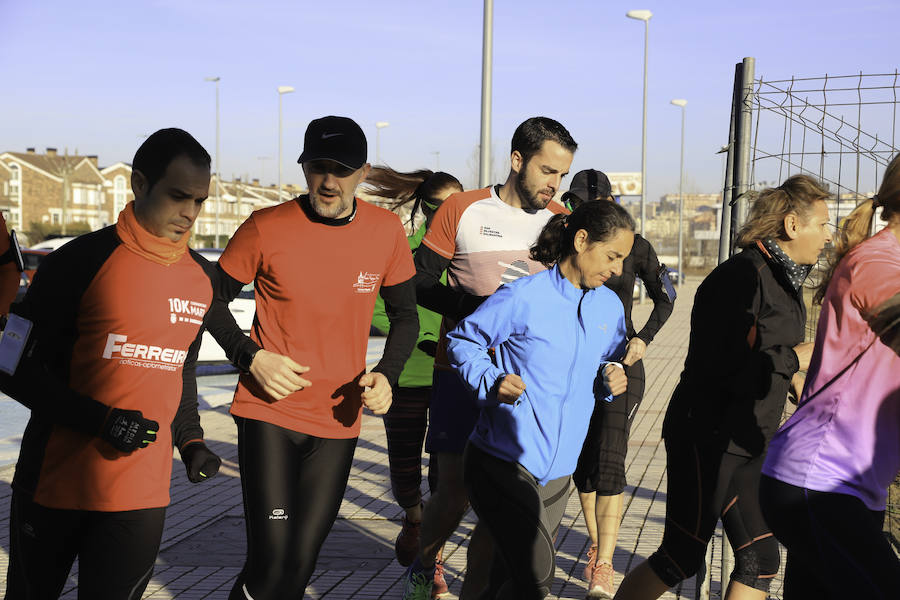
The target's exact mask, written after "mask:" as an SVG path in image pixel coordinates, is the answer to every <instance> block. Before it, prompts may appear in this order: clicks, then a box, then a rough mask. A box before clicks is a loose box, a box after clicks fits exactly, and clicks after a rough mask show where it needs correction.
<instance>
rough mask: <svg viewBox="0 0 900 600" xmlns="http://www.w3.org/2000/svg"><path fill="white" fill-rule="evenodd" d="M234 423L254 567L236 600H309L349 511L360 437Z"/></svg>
mask: <svg viewBox="0 0 900 600" xmlns="http://www.w3.org/2000/svg"><path fill="white" fill-rule="evenodd" d="M234 420H235V422H236V423H237V427H238V458H239V461H240V468H241V489H242V490H243V492H244V518H245V520H246V526H247V562H246V563H245V564H244V569H243V571H241V574H240V575H239V576H238V578H237V581H236V582H235V584H234V587H233V588H232V590H231V595H230V596H229V599H230V600H247V599H249V598H252V599H253V600H276V599H282V598H302V597H303V592H304V590H305V589H306V585H307V583H309V579H310V577H312V573H313V569H314V568H315V566H316V559H317V558H318V556H319V550H320V549H321V548H322V544H323V543H324V542H325V538H326V537H327V536H328V532H329V531H330V530H331V526H332V525H333V524H334V520H335V518H336V517H337V514H338V510H339V509H340V507H341V500H342V499H343V497H344V490H345V489H346V487H347V479H348V477H349V476H350V465H351V464H352V462H353V451H354V450H355V449H356V438H350V439H340V440H332V439H324V438H318V437H314V436H311V435H306V434H303V433H298V432H296V431H291V430H289V429H284V428H282V427H278V426H276V425H272V424H271V423H265V422H263V421H255V420H253V419H244V418H242V417H235V418H234Z"/></svg>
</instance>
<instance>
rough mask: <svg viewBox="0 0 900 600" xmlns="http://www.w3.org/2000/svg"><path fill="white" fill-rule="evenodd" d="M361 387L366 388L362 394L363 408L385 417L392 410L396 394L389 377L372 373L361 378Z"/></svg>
mask: <svg viewBox="0 0 900 600" xmlns="http://www.w3.org/2000/svg"><path fill="white" fill-rule="evenodd" d="M359 385H360V387H362V388H365V391H364V392H363V393H362V402H363V406H365V407H366V408H368V409H369V410H371V411H372V412H373V413H375V414H376V415H383V414H384V413H386V412H387V411H388V410H389V409H390V408H391V403H392V402H393V401H394V393H393V391H392V390H391V384H390V383H389V382H388V380H387V377H385V376H384V375H382V374H381V373H378V372H376V371H372V372H371V373H366V374H365V375H363V376H362V377H360V378H359Z"/></svg>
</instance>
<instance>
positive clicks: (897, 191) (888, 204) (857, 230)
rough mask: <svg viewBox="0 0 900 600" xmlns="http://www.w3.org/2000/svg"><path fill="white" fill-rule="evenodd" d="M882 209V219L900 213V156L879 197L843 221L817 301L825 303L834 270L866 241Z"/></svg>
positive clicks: (889, 169)
mask: <svg viewBox="0 0 900 600" xmlns="http://www.w3.org/2000/svg"><path fill="white" fill-rule="evenodd" d="M879 207H881V220H882V221H890V220H891V219H892V218H894V216H895V215H898V214H900V154H898V155H897V156H895V157H894V159H893V160H891V162H890V163H888V166H887V169H885V171H884V178H883V179H882V180H881V187H880V188H878V194H877V195H876V196H875V197H874V198H872V199H871V200H863V202H862V203H861V204H859V205H858V206H857V207H856V208H854V209H853V212H851V213H850V214H849V215H847V217H846V218H845V219H844V220H843V221H842V222H841V225H840V230H839V231H838V235H837V239H835V241H834V256H833V258H832V259H831V261H830V262H829V265H828V270H827V271H826V272H825V276H824V277H823V278H822V282H821V283H820V284H819V287H818V288H816V293H815V295H814V296H813V302H815V303H816V304H822V301H823V300H824V299H825V292H826V291H827V290H828V284H829V283H830V282H831V278H832V277H833V276H834V271H835V269H837V266H838V264H840V262H841V259H843V258H844V257H845V256H846V255H847V253H848V252H850V250H852V249H853V248H854V247H855V246H856V245H858V244H860V243H861V242H864V241H865V240H866V239H867V238H868V237H869V235H870V234H871V232H872V229H873V227H872V225H873V224H874V221H875V209H877V208H879Z"/></svg>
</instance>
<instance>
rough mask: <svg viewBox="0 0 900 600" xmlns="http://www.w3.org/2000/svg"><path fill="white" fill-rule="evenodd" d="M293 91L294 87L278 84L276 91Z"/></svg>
mask: <svg viewBox="0 0 900 600" xmlns="http://www.w3.org/2000/svg"><path fill="white" fill-rule="evenodd" d="M293 91H294V88H292V87H291V86H289V85H279V86H278V93H279V94H290V93H291V92H293Z"/></svg>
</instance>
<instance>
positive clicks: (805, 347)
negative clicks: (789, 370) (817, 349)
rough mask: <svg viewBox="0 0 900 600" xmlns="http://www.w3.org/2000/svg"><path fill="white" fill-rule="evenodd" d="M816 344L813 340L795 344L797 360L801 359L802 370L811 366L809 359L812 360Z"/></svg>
mask: <svg viewBox="0 0 900 600" xmlns="http://www.w3.org/2000/svg"><path fill="white" fill-rule="evenodd" d="M814 346H815V343H813V342H803V343H802V344H797V345H796V346H794V353H795V354H796V355H797V360H799V361H800V370H801V371H805V370H807V369H808V368H809V361H810V360H812V354H813V347H814Z"/></svg>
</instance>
